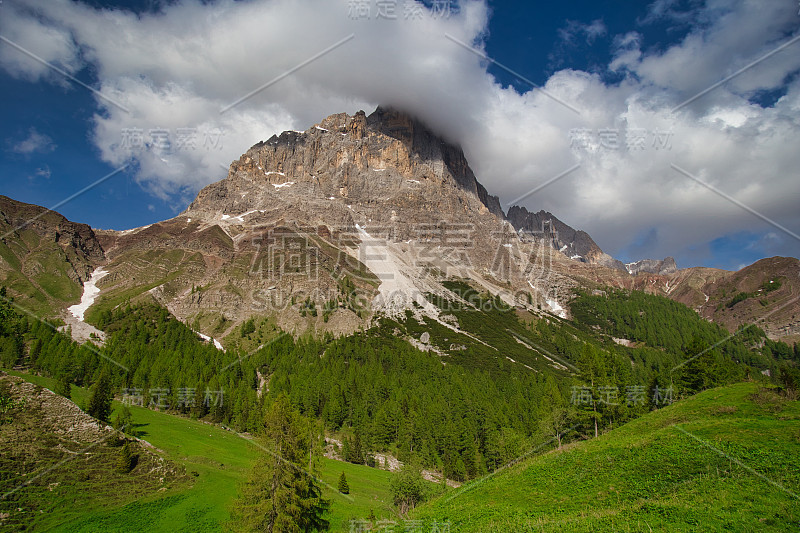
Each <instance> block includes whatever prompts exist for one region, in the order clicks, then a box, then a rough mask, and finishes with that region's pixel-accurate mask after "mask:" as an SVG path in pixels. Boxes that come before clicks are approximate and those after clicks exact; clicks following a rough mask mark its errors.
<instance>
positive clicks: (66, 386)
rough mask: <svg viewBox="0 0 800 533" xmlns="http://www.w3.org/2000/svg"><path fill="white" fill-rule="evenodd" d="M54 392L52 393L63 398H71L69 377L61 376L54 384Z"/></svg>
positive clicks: (66, 375)
mask: <svg viewBox="0 0 800 533" xmlns="http://www.w3.org/2000/svg"><path fill="white" fill-rule="evenodd" d="M55 388H56V390H55V391H54V392H55V393H56V394H60V395H61V396H63V397H64V398H67V399H69V398H71V397H72V378H70V377H69V375H68V374H64V375H62V376H61V377H60V378H59V379H58V382H56V387H55Z"/></svg>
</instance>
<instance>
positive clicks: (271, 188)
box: [185, 108, 503, 240]
mask: <svg viewBox="0 0 800 533" xmlns="http://www.w3.org/2000/svg"><path fill="white" fill-rule="evenodd" d="M277 206H280V210H281V217H282V218H283V219H284V220H297V221H302V222H303V223H304V224H309V225H314V224H320V223H322V224H326V225H328V226H331V225H332V226H336V227H350V228H353V227H354V226H355V224H356V223H361V225H362V226H363V225H364V223H370V224H372V225H373V226H378V225H380V226H384V227H385V228H387V229H388V228H390V229H391V231H392V232H393V236H394V237H395V238H396V239H398V240H408V239H413V238H415V236H416V233H417V231H418V229H419V227H420V225H421V224H425V223H428V224H437V223H439V222H441V221H442V220H456V219H461V220H466V221H469V222H477V223H482V222H486V223H493V224H496V223H497V221H498V219H502V217H503V213H502V210H501V209H500V204H499V201H498V199H497V198H496V197H492V196H490V195H489V194H488V193H487V192H486V189H485V188H484V187H483V186H482V185H481V184H480V183H478V181H477V180H476V179H475V176H474V174H473V173H472V170H471V169H470V167H469V165H468V164H467V161H466V159H465V158H464V154H463V153H462V151H461V150H460V149H459V148H457V147H455V146H453V145H450V144H448V143H446V142H444V141H443V140H441V139H440V138H438V137H436V136H435V135H434V134H433V133H432V132H431V131H430V130H429V129H428V128H427V127H425V126H424V125H423V124H422V123H420V122H418V121H416V120H414V119H413V118H411V117H409V116H408V115H405V114H402V113H399V112H396V111H392V110H385V109H382V108H378V109H377V110H376V111H375V112H374V113H372V114H371V115H370V116H369V117H367V116H366V115H365V114H364V113H363V112H359V113H356V114H355V115H354V116H348V115H346V114H338V115H332V116H330V117H328V118H326V119H325V120H323V121H322V122H321V123H319V124H317V125H315V126H313V127H311V128H309V129H308V130H307V131H305V132H283V133H282V134H281V135H279V136H278V135H275V136H273V137H271V138H270V139H268V140H266V141H263V142H260V143H258V144H256V145H255V146H253V147H252V148H251V149H250V150H248V151H247V152H246V153H245V154H244V155H243V156H242V157H241V158H239V160H237V161H234V162H233V163H232V164H231V167H230V172H229V175H228V178H227V179H226V180H223V181H221V182H218V183H215V184H212V185H210V186H208V187H206V188H205V189H203V190H202V191H201V192H200V194H199V195H198V197H197V199H196V200H195V201H194V202H193V203H192V204H191V205H190V206H189V208H188V209H187V211H186V213H185V214H186V215H187V216H195V217H202V218H204V219H205V220H211V219H213V218H214V217H215V216H218V217H220V218H221V217H222V216H223V215H225V214H230V215H231V216H232V217H233V215H234V214H235V215H236V216H239V215H242V217H243V218H244V219H246V221H245V222H246V223H252V222H253V221H256V220H258V219H259V218H271V217H273V215H275V214H276V213H274V212H273V208H274V207H277ZM358 214H363V215H364V216H365V217H366V219H365V220H358V219H359V216H358ZM262 215H266V216H262ZM226 220H227V219H226Z"/></svg>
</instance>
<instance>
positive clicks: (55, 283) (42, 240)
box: [0, 196, 105, 315]
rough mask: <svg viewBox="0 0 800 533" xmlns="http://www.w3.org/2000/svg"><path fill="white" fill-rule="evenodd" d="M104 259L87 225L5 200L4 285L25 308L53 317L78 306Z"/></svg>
mask: <svg viewBox="0 0 800 533" xmlns="http://www.w3.org/2000/svg"><path fill="white" fill-rule="evenodd" d="M104 259H105V257H104V254H103V248H102V246H100V243H99V242H98V241H97V238H96V236H95V234H94V231H93V230H92V228H90V227H89V226H87V225H86V224H77V223H75V222H70V221H69V220H67V219H66V218H64V217H63V216H62V215H60V214H58V213H56V212H54V211H50V210H48V209H45V208H43V207H39V206H36V205H31V204H25V203H22V202H17V201H15V200H12V199H10V198H7V197H5V196H0V284H2V285H5V286H7V287H8V288H9V289H10V290H11V291H12V294H13V295H14V296H15V297H17V301H18V302H19V303H20V304H21V305H24V306H26V307H27V308H29V309H30V310H32V311H34V312H38V313H41V314H45V315H53V314H57V313H58V311H59V310H60V309H63V308H64V307H66V306H67V305H69V304H73V303H77V301H78V300H80V297H81V284H82V283H83V282H84V281H86V280H87V279H89V276H90V274H91V272H92V270H94V268H95V267H96V266H97V265H98V264H100V263H102V262H103V261H104Z"/></svg>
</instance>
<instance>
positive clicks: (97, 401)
mask: <svg viewBox="0 0 800 533" xmlns="http://www.w3.org/2000/svg"><path fill="white" fill-rule="evenodd" d="M113 398H114V395H113V393H112V392H111V380H110V379H109V377H108V374H106V373H105V372H103V373H102V374H100V379H98V380H97V383H95V384H94V386H92V389H91V396H90V397H89V405H88V406H87V407H86V412H87V413H88V414H89V415H90V416H93V417H95V418H96V419H98V420H101V421H103V422H108V417H109V415H110V414H111V400H112V399H113Z"/></svg>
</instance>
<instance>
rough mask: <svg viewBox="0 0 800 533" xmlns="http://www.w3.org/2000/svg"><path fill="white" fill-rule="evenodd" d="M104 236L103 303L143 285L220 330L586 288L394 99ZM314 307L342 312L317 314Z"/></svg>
mask: <svg viewBox="0 0 800 533" xmlns="http://www.w3.org/2000/svg"><path fill="white" fill-rule="evenodd" d="M102 239H103V242H104V243H105V245H106V247H107V249H108V253H107V255H108V257H109V260H110V262H109V265H108V266H106V270H108V271H109V272H110V274H109V275H108V276H107V277H106V278H104V279H103V280H102V281H101V283H100V285H99V286H100V288H101V289H102V291H103V295H101V298H100V302H99V305H100V307H102V306H103V305H106V306H110V305H112V304H114V303H115V302H116V300H117V299H121V298H123V297H127V296H129V295H130V294H131V292H132V291H136V290H142V289H144V288H145V287H146V288H147V289H146V291H147V294H146V295H144V294H143V297H145V296H146V297H152V298H155V299H157V300H158V301H159V302H160V303H162V304H163V305H165V306H167V307H168V308H169V309H170V310H171V311H172V312H173V313H174V314H175V315H176V316H178V317H180V318H182V319H184V320H187V321H190V322H191V323H193V324H196V325H197V327H198V328H199V329H202V330H203V331H204V332H205V333H208V334H210V335H214V336H225V335H226V334H227V333H229V332H230V331H231V328H234V327H235V326H236V324H238V323H239V322H240V321H241V320H243V319H246V318H248V317H249V316H250V315H252V314H261V315H266V316H271V317H273V318H274V319H275V321H276V322H277V324H278V325H280V327H282V328H284V329H287V330H295V331H304V330H308V329H312V330H314V331H317V332H319V331H333V332H335V333H341V332H347V331H352V330H353V329H356V328H358V327H359V326H360V325H363V324H364V323H365V321H368V320H370V319H371V317H373V316H375V315H376V313H384V314H398V313H404V312H405V311H406V310H412V311H413V312H414V313H419V314H421V315H424V316H426V317H428V318H429V319H430V318H433V319H436V320H438V319H439V314H440V313H439V311H438V310H437V309H436V308H435V306H433V305H432V304H431V300H430V298H431V295H436V294H439V295H448V291H447V289H445V288H444V286H443V285H442V284H441V281H442V280H444V279H446V278H466V279H470V280H472V281H473V282H474V283H475V284H477V285H478V286H480V287H482V288H483V290H488V291H491V292H492V293H493V294H498V293H503V296H502V297H503V298H504V299H506V301H507V302H508V303H512V304H516V303H517V302H523V303H524V305H526V306H531V307H534V308H536V306H537V305H538V306H541V307H542V308H544V309H560V306H559V305H558V303H557V302H558V298H564V297H566V296H567V295H568V294H569V288H570V287H574V286H575V285H576V282H575V281H574V280H572V279H571V278H570V277H568V276H562V275H560V274H558V272H557V269H553V268H552V264H551V263H552V261H553V260H554V259H553V257H552V256H553V255H554V254H553V251H552V250H551V249H550V248H549V246H548V247H546V249H539V248H541V244H542V242H523V241H522V240H520V239H519V238H518V236H517V234H516V232H515V230H514V228H513V227H512V226H511V225H510V224H509V223H508V222H507V221H506V220H505V217H504V215H503V212H502V210H501V208H500V204H499V201H498V199H497V198H496V197H493V196H491V195H489V194H488V193H487V191H486V189H485V188H484V187H483V186H482V185H481V184H480V183H479V182H478V181H477V180H476V178H475V175H474V174H473V172H472V170H471V169H470V167H469V164H468V163H467V161H466V159H465V157H464V154H463V153H462V151H461V150H460V149H459V148H458V147H456V146H454V145H452V144H449V143H447V142H445V141H444V140H442V139H441V138H439V137H437V136H436V135H435V134H434V133H433V132H432V131H431V130H430V129H428V128H427V127H426V126H425V125H424V124H423V123H422V122H420V121H418V120H416V119H414V118H413V117H410V116H408V115H406V114H403V113H400V112H397V111H394V110H390V109H383V108H378V109H377V110H376V111H375V112H374V113H372V114H371V115H369V116H367V115H366V114H365V113H363V112H358V113H356V114H355V115H352V116H350V115H347V114H344V113H342V114H336V115H331V116H330V117H327V118H326V119H324V120H323V121H322V122H320V123H319V124H316V125H314V126H312V127H310V128H308V129H307V130H306V131H304V132H299V131H287V132H283V133H281V134H280V135H274V136H272V137H271V138H269V139H267V140H265V141H262V142H259V143H258V144H256V145H254V146H253V147H252V148H250V149H249V150H248V151H247V152H246V153H244V154H243V155H242V156H241V157H240V158H239V159H238V160H236V161H234V162H233V163H232V164H231V166H230V170H229V173H228V176H227V178H226V179H224V180H222V181H219V182H217V183H214V184H211V185H209V186H207V187H205V188H204V189H203V190H202V191H200V193H199V194H198V196H197V198H196V199H195V201H194V202H192V204H191V205H190V206H189V207H188V208H187V209H186V210H185V211H184V212H183V213H181V215H179V216H178V217H176V218H174V219H172V220H169V221H165V222H161V223H158V224H154V225H152V226H148V227H145V228H140V229H137V230H130V231H127V232H105V233H103V235H102ZM143 259H145V260H143ZM558 260H559V259H557V258H556V259H555V261H558ZM515 288H517V289H518V290H516V289H515ZM353 293H357V297H356V298H355V300H358V301H354V298H353ZM449 297H452V295H451V294H450V295H449ZM104 300H105V303H104ZM548 301H549V302H551V304H552V305H551V304H548ZM312 302H313V303H314V305H315V306H316V308H317V309H323V308H325V309H329V310H330V309H333V311H332V312H330V313H325V315H326V316H325V318H326V320H324V321H323V320H322V313H311V316H309V312H308V310H309V309H310V307H309V306H310V305H311V303H312ZM562 303H563V301H562ZM562 312H563V311H562ZM327 315H329V316H327ZM209 328H211V329H209ZM214 328H218V329H216V331H215V330H214Z"/></svg>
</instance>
